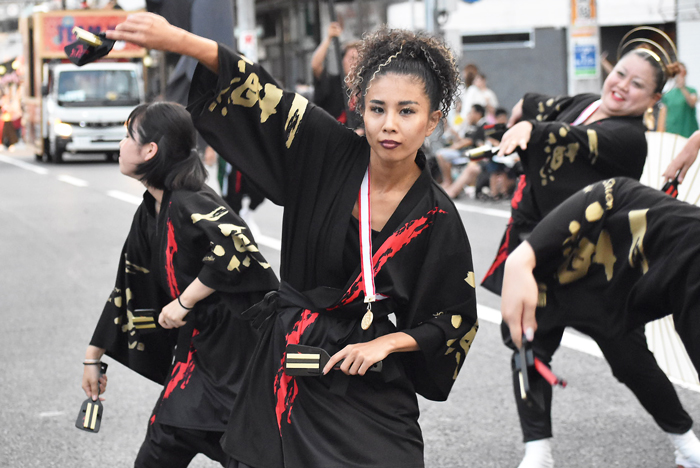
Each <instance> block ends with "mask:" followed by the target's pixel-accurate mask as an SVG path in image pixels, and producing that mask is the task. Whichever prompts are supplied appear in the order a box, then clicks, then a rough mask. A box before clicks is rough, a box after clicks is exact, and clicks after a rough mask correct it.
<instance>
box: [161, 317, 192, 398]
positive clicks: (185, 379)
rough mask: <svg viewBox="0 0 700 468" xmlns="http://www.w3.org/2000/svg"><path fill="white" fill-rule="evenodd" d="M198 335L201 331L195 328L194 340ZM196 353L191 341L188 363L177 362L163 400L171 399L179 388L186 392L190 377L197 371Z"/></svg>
mask: <svg viewBox="0 0 700 468" xmlns="http://www.w3.org/2000/svg"><path fill="white" fill-rule="evenodd" d="M197 335H199V330H197V329H196V328H195V329H194V331H193V332H192V338H193V339H194V337H195V336H197ZM196 352H197V350H196V349H195V347H194V343H193V342H192V341H190V350H189V352H188V353H187V361H186V362H176V363H175V366H173V370H172V372H171V374H170V380H168V385H167V386H166V387H165V391H164V392H163V400H165V399H167V398H168V397H170V395H171V394H172V393H173V390H175V389H176V388H177V387H178V386H179V387H180V388H181V389H182V390H184V389H185V387H187V384H188V383H190V377H192V373H193V372H194V369H195V365H194V355H195V353H196Z"/></svg>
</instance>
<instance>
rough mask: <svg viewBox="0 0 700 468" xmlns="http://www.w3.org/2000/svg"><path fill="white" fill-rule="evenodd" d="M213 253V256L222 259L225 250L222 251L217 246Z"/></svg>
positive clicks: (221, 248)
mask: <svg viewBox="0 0 700 468" xmlns="http://www.w3.org/2000/svg"><path fill="white" fill-rule="evenodd" d="M213 252H214V255H216V256H217V257H222V256H224V255H225V254H226V249H224V248H223V247H221V246H220V245H217V246H216V247H214V250H213Z"/></svg>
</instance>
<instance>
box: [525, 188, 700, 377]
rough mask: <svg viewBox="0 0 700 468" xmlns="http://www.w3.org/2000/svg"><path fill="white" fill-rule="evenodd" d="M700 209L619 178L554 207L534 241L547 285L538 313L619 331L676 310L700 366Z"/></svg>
mask: <svg viewBox="0 0 700 468" xmlns="http://www.w3.org/2000/svg"><path fill="white" fill-rule="evenodd" d="M698 239H700V209H699V208H698V207H696V206H694V205H690V204H688V203H685V202H682V201H679V200H676V199H675V198H672V197H670V196H668V195H666V194H664V193H663V192H661V191H659V190H656V189H653V188H650V187H647V186H645V185H642V184H641V183H639V182H637V181H635V180H631V179H627V178H616V179H609V180H605V181H602V182H598V183H596V184H595V185H592V186H589V187H586V188H585V189H583V190H581V191H580V192H578V193H577V194H575V195H574V196H572V197H571V198H569V199H568V200H567V201H566V202H564V203H563V204H561V205H560V206H559V208H557V209H556V210H554V211H552V213H551V214H549V215H548V216H547V217H546V218H544V219H543V220H542V221H541V222H540V223H539V224H538V225H537V227H536V228H535V230H534V231H532V234H531V235H530V237H529V238H528V242H529V243H530V244H531V245H532V247H533V249H534V251H535V255H536V258H537V267H536V269H535V276H536V278H537V279H538V281H540V282H542V283H543V284H544V286H545V288H544V289H546V291H541V297H542V294H546V299H545V303H546V305H545V306H544V307H543V308H539V309H538V310H537V315H538V318H539V317H541V316H552V315H553V316H554V317H549V319H550V320H557V321H560V322H561V324H562V325H571V326H576V327H577V328H582V329H589V330H590V329H592V330H594V331H595V332H596V333H600V334H601V335H602V336H608V337H614V336H615V335H619V334H620V333H624V332H625V331H629V330H632V329H635V328H638V327H639V326H641V325H643V324H644V323H646V322H650V321H652V320H656V319H658V318H661V317H663V316H665V315H668V314H673V320H674V323H675V327H676V330H677V331H678V334H679V335H680V337H681V339H682V341H683V344H684V345H685V347H686V349H687V351H688V354H689V356H690V358H691V360H692V361H693V364H694V365H695V368H696V369H700V242H698Z"/></svg>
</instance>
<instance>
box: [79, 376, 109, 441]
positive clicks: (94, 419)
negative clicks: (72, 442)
mask: <svg viewBox="0 0 700 468" xmlns="http://www.w3.org/2000/svg"><path fill="white" fill-rule="evenodd" d="M106 372H107V364H105V363H104V362H101V363H100V377H102V376H103V375H104V374H105V373H106ZM101 422H102V402H101V401H100V385H99V378H98V384H97V400H95V401H93V400H92V398H88V399H87V400H85V401H84V402H83V404H82V405H81V406H80V411H79V412H78V419H76V420H75V427H77V428H78V429H81V430H83V431H88V432H98V431H99V430H100V423H101Z"/></svg>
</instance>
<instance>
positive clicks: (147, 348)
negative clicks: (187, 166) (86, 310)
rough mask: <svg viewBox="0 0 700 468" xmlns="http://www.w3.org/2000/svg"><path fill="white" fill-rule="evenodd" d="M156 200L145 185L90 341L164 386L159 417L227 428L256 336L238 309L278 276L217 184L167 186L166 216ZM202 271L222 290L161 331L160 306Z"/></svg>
mask: <svg viewBox="0 0 700 468" xmlns="http://www.w3.org/2000/svg"><path fill="white" fill-rule="evenodd" d="M154 206H155V200H154V198H153V197H152V196H151V195H150V193H149V192H146V193H145V194H144V201H143V202H142V203H141V205H140V206H139V208H138V209H137V211H136V214H135V215H134V220H133V223H132V225H131V230H130V232H129V236H128V238H127V239H126V242H125V244H124V248H123V250H122V257H121V261H120V264H119V270H118V273H117V281H116V286H115V288H114V290H113V291H112V294H111V295H110V297H109V299H108V301H107V304H106V305H105V308H104V310H103V312H102V315H101V317H100V320H99V322H98V324H97V327H96V329H95V332H94V335H93V337H92V340H91V341H90V344H92V345H94V346H98V347H100V348H104V349H106V354H107V355H108V356H110V357H112V358H114V359H115V360H117V361H119V362H121V363H122V364H124V365H126V366H127V367H129V368H131V369H133V370H135V371H136V372H139V373H140V374H142V375H144V376H146V377H148V378H150V379H151V380H154V381H156V382H158V383H160V384H163V385H164V389H163V393H162V394H161V398H160V400H159V402H158V404H157V405H156V407H155V409H154V414H153V417H152V418H151V422H153V421H154V420H155V419H156V418H157V419H158V421H159V422H162V423H165V424H169V425H173V426H177V427H184V428H189V429H204V430H218V431H223V429H224V428H225V425H226V422H227V421H228V412H229V409H230V408H231V406H232V405H233V400H234V398H235V396H236V394H237V392H238V390H239V387H240V385H241V379H242V377H243V374H244V372H245V366H246V364H247V362H248V359H249V358H250V355H251V354H252V350H253V349H254V347H255V344H256V341H257V332H256V331H255V330H253V328H252V327H251V326H250V324H249V322H248V321H245V320H242V319H241V317H240V313H241V312H242V311H244V310H245V309H247V308H248V307H250V306H251V305H252V304H254V303H255V302H257V301H259V300H260V298H262V297H263V295H264V294H265V293H266V292H267V291H270V290H273V289H276V288H277V287H278V284H279V283H278V281H277V278H276V277H275V275H274V273H273V272H272V269H271V268H270V266H269V265H268V264H267V262H266V261H265V259H264V258H263V257H262V255H261V254H260V252H259V251H258V248H257V246H256V245H255V243H254V239H253V237H252V235H251V233H250V231H249V230H248V227H247V226H246V225H245V223H244V222H243V221H242V220H241V219H240V218H239V217H238V216H237V215H236V214H235V213H233V212H232V211H231V209H230V208H229V207H228V206H227V205H226V204H225V203H224V202H223V200H221V198H219V197H218V196H217V195H216V194H215V193H214V192H213V191H212V190H211V189H210V188H208V187H206V186H205V187H203V188H202V189H200V190H199V191H197V192H192V191H186V190H178V191H173V192H169V191H166V192H165V193H164V195H163V199H162V201H161V209H160V213H159V214H158V215H156V213H155V208H154ZM195 278H199V280H200V281H201V282H202V283H204V284H205V285H206V286H209V287H210V288H213V289H215V290H216V292H214V293H213V294H212V295H210V296H209V297H208V298H206V299H204V300H202V301H200V302H199V303H197V304H196V306H195V307H194V308H193V309H192V310H191V311H190V312H189V313H188V314H187V317H186V319H187V324H186V325H185V326H183V327H181V328H179V329H172V330H166V329H163V328H161V327H160V325H158V314H159V313H160V310H161V309H162V308H163V307H164V306H165V305H167V304H168V303H170V302H171V301H172V300H173V299H175V298H176V297H178V296H179V295H180V293H181V292H182V291H184V290H185V288H187V286H188V285H189V284H190V283H191V282H192V281H193V280H194V279H195ZM143 309H150V310H143ZM176 343H177V344H178V348H179V349H178V353H177V359H176V360H175V362H174V363H173V347H174V345H175V344H176Z"/></svg>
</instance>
